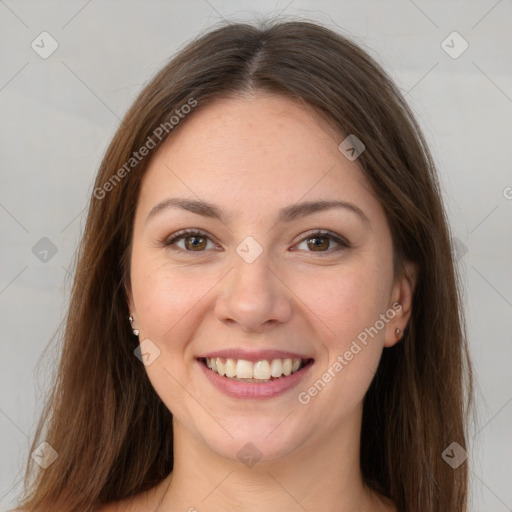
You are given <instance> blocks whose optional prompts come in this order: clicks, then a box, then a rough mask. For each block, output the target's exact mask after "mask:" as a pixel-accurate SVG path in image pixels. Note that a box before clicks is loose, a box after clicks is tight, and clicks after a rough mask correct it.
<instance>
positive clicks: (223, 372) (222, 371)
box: [206, 357, 226, 376]
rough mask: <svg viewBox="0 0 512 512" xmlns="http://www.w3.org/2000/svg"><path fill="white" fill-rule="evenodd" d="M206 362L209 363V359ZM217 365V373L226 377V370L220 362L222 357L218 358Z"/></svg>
mask: <svg viewBox="0 0 512 512" xmlns="http://www.w3.org/2000/svg"><path fill="white" fill-rule="evenodd" d="M206 360H207V361H208V359H206ZM215 364H216V365H217V373H218V374H219V375H222V376H224V375H226V368H225V366H224V363H223V362H222V361H221V360H220V357H217V358H216V359H215ZM212 370H213V368H212ZM213 371H215V370H213Z"/></svg>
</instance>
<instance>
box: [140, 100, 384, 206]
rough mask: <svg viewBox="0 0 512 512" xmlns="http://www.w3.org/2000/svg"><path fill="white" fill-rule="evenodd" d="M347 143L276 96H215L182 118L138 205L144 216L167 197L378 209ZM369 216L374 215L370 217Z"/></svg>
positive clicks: (303, 109)
mask: <svg viewBox="0 0 512 512" xmlns="http://www.w3.org/2000/svg"><path fill="white" fill-rule="evenodd" d="M343 139H344V136H343V134H341V133H340V132H339V131H338V130H336V129H335V127H334V126H333V124H332V123H330V122H328V121H327V120H326V119H324V118H323V117H322V116H320V115H319V114H318V113H317V112H315V111H314V110H313V109H312V108H311V107H309V106H307V105H303V104H301V103H299V102H298V101H295V100H292V99H289V98H286V97H283V96H278V95H271V94H257V95H250V96H249V95H248V96H245V97H231V98H222V99H217V100H215V101H213V102H211V103H209V104H207V105H205V106H203V107H201V108H200V109H198V110H197V111H194V112H193V114H191V115H190V116H189V118H187V119H185V120H184V122H183V124H182V125H181V126H178V129H177V130H176V132H174V133H173V134H172V135H171V137H169V138H168V139H167V141H166V142H165V143H164V144H163V145H162V147H161V148H159V150H158V151H157V153H156V154H155V155H154V156H153V158H152V160H151V162H150V164H149V166H148V169H147V171H146V174H145V176H144V179H143V182H142V188H141V192H140V198H139V203H140V206H141V209H142V210H144V211H145V212H146V214H147V212H148V211H149V209H150V208H151V207H152V206H153V205H154V203H156V202H158V201H161V200H163V199H165V198H166V197H167V196H170V195H172V196H176V195H181V196H186V197H190V198H192V197H194V198H195V199H198V198H201V199H205V200H209V201H211V202H215V203H219V202H220V203H221V204H225V205H226V208H227V210H228V213H229V210H231V209H232V210H233V211H234V212H238V213H241V212H247V209H248V206H249V204H250V205H251V207H252V208H253V209H254V208H257V209H259V210H260V211H261V210H262V209H263V210H270V209H276V210H277V209H280V208H282V207H283V206H285V205H288V204H290V203H295V202H298V201H301V200H309V201H311V200H315V199H341V200H348V199H351V200H354V199H356V198H357V199H358V201H359V202H362V203H363V204H364V205H365V208H366V210H368V209H369V210H372V209H373V210H375V213H376V214H378V213H379V212H378V211H377V210H379V208H380V205H379V203H378V201H377V200H376V198H375V196H374V194H373V192H372V191H371V188H370V186H369V184H368V182H367V180H366V178H365V177H364V174H363V172H362V170H361V168H360V166H359V164H358V163H357V161H349V160H348V159H347V158H345V156H344V155H343V154H342V153H341V152H340V151H339V149H338V146H339V144H340V142H341V141H342V140H343ZM370 214H371V212H370Z"/></svg>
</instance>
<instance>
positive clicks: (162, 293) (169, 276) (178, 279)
mask: <svg viewBox="0 0 512 512" xmlns="http://www.w3.org/2000/svg"><path fill="white" fill-rule="evenodd" d="M214 284H215V280H214V279H213V277H212V276H211V273H207V272H202V273H201V274H199V273H198V272H193V271H191V269H190V268H188V269H187V268H186V267H182V268H171V267H170V265H169V264H168V263H167V262H165V261H162V258H161V257H160V258H149V257H147V258H139V259H137V258H134V260H133V265H132V289H133V295H134V301H135V308H136V311H137V316H138V320H139V325H140V330H141V333H143V336H144V337H148V338H150V339H154V340H155V341H156V342H158V343H160V344H162V345H163V346H165V348H166V349H170V348H172V347H171V346H166V340H169V339H173V340H176V339H179V338H180V336H179V333H180V331H182V330H183V327H184V326H186V325H187V321H186V320H188V319H190V318H192V317H193V316H194V312H195V311H196V310H197V308H198V306H199V305H200V302H201V299H202V298H203V297H204V296H205V295H206V294H207V293H208V291H209V290H210V289H211V288H212V286H213V285H214ZM176 344H177V343H176V342H173V346H175V345H176ZM167 345H169V344H168V343H167Z"/></svg>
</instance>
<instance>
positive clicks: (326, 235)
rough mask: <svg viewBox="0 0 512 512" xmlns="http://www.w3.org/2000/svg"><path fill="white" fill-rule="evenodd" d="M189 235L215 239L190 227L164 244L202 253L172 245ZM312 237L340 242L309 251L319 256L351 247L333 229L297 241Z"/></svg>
mask: <svg viewBox="0 0 512 512" xmlns="http://www.w3.org/2000/svg"><path fill="white" fill-rule="evenodd" d="M189 237H204V238H207V239H208V240H210V241H212V242H213V240H211V238H210V237H209V236H208V234H207V233H205V232H203V231H199V230H194V229H190V230H189V229H186V230H183V231H179V232H178V233H176V234H175V235H172V237H171V238H168V239H166V240H164V241H163V245H164V246H166V247H169V248H171V249H172V250H173V251H180V252H185V253H194V252H198V253H200V252H205V251H206V249H205V250H203V251H188V250H186V249H180V248H177V247H172V246H173V245H174V244H175V243H176V242H179V241H180V240H183V239H185V238H189ZM310 238H330V239H331V240H334V242H336V243H337V244H339V245H338V246H337V247H335V248H334V249H328V250H327V251H308V252H311V253H313V254H318V255H319V256H324V255H326V256H328V255H332V254H333V253H337V252H339V251H341V250H343V249H349V248H350V247H351V245H350V243H349V242H348V241H347V240H345V239H344V238H341V237H339V236H337V235H335V234H334V233H332V232H331V231H326V230H317V231H312V232H310V233H308V234H307V235H306V236H305V237H304V238H302V239H301V240H299V242H297V243H301V242H304V241H305V240H308V239H310Z"/></svg>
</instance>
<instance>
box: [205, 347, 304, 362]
mask: <svg viewBox="0 0 512 512" xmlns="http://www.w3.org/2000/svg"><path fill="white" fill-rule="evenodd" d="M197 357H198V359H201V358H208V359H214V358H216V357H219V358H222V359H244V360H246V361H252V362H256V361H263V360H267V361H272V359H301V360H306V359H313V358H312V357H309V356H306V355H304V354H297V353H296V352H287V351H283V350H255V351H251V352H249V351H246V350H241V349H238V348H227V349H223V350H216V351H214V352H208V353H206V354H203V355H200V356H197Z"/></svg>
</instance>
